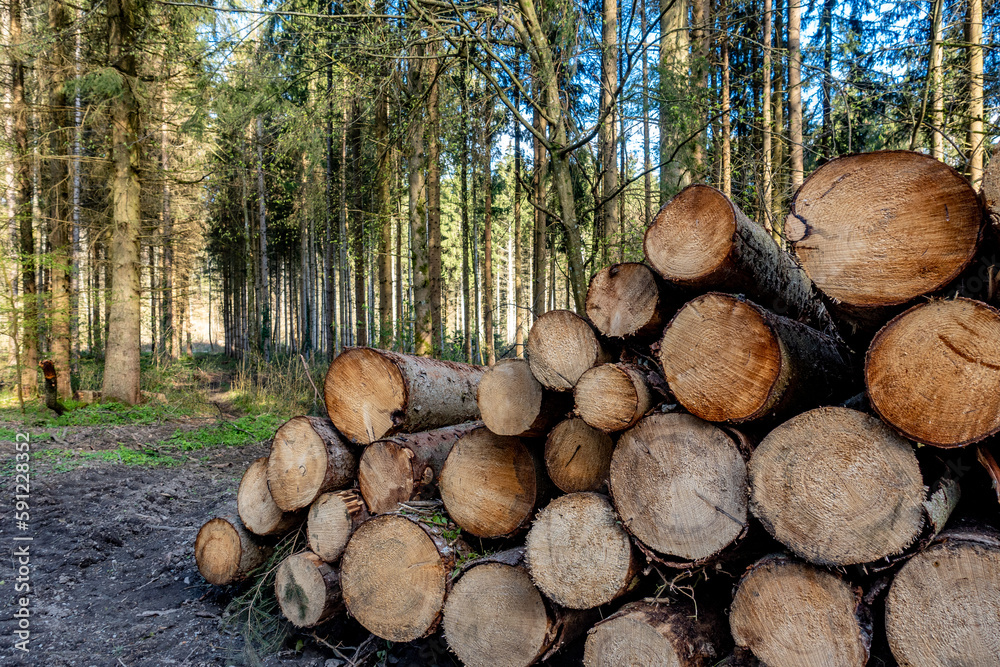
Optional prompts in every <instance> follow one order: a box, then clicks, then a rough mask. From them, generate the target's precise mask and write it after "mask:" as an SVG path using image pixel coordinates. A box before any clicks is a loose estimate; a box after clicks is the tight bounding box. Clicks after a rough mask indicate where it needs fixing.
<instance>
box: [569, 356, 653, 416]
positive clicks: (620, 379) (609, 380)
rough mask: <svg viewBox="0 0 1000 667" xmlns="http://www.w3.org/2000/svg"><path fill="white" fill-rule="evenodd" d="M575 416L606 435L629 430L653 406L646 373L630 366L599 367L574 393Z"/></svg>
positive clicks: (584, 375) (603, 365)
mask: <svg viewBox="0 0 1000 667" xmlns="http://www.w3.org/2000/svg"><path fill="white" fill-rule="evenodd" d="M573 397H574V399H575V401H576V413H577V414H578V415H580V417H582V418H583V421H585V422H587V423H588V424H589V425H591V426H593V427H594V428H596V429H600V430H601V431H604V432H605V433H614V432H615V431H624V430H625V429H627V428H631V427H632V426H633V425H634V424H635V423H636V422H637V421H639V420H640V419H642V417H643V415H645V414H646V413H647V412H649V410H650V408H652V407H653V406H654V405H655V404H656V402H657V401H656V397H655V395H654V394H653V392H652V391H651V390H650V388H649V385H648V384H647V383H646V375H645V373H644V372H643V371H642V370H640V369H639V368H637V367H636V366H633V365H631V364H601V365H599V366H594V367H593V368H591V369H590V370H588V371H586V372H585V373H584V374H583V375H581V376H580V380H579V381H578V382H577V383H576V387H575V388H574V389H573Z"/></svg>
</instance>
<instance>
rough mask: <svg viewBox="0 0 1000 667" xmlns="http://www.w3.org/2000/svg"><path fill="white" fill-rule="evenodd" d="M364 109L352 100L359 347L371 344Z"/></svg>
mask: <svg viewBox="0 0 1000 667" xmlns="http://www.w3.org/2000/svg"><path fill="white" fill-rule="evenodd" d="M362 118H363V117H362V115H361V108H360V104H359V102H358V99H357V98H356V97H355V98H354V99H352V100H351V125H350V128H349V130H348V134H349V136H348V142H349V143H350V145H351V215H350V218H351V242H352V243H351V249H352V251H353V252H354V325H355V326H356V327H357V332H358V333H357V337H356V338H355V339H354V340H355V342H356V344H358V345H368V342H369V338H368V305H367V298H366V293H365V274H366V271H365V265H366V264H367V262H368V257H367V256H366V255H365V210H364V206H365V204H364V196H363V195H364V192H363V190H364V187H365V186H363V185H362V182H361V171H362V162H363V159H364V156H363V151H362V147H361V140H362V137H361V134H362V132H361V124H362V122H363V121H362Z"/></svg>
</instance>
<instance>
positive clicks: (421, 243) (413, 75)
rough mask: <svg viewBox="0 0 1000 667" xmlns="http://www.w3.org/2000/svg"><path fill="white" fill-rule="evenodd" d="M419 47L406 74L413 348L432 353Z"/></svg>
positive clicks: (425, 163) (421, 352)
mask: <svg viewBox="0 0 1000 667" xmlns="http://www.w3.org/2000/svg"><path fill="white" fill-rule="evenodd" d="M414 48H415V49H416V53H415V57H414V58H412V59H411V61H410V69H409V72H408V74H407V79H408V80H407V84H408V86H409V93H410V99H411V100H412V104H414V105H415V106H414V107H413V108H412V109H411V114H412V116H411V118H410V154H409V186H410V262H411V263H412V270H413V306H412V307H413V313H414V315H413V321H414V324H413V326H414V329H413V351H414V353H415V354H417V355H420V356H430V355H431V354H432V353H433V351H434V348H433V341H432V337H431V334H432V326H431V324H432V322H431V295H430V291H431V285H430V253H429V247H428V246H429V243H430V239H429V237H428V233H427V195H428V193H427V182H426V171H425V170H426V168H427V161H426V158H425V155H424V144H425V141H424V114H423V109H422V108H420V107H421V105H420V104H419V103H418V102H417V99H418V98H419V97H420V96H422V95H423V90H424V87H425V86H426V85H427V84H426V82H424V80H423V79H424V74H425V73H424V72H423V71H422V69H423V67H424V65H423V64H422V61H421V58H422V57H423V49H422V48H421V47H414Z"/></svg>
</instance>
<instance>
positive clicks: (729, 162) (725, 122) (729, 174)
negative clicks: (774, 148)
mask: <svg viewBox="0 0 1000 667" xmlns="http://www.w3.org/2000/svg"><path fill="white" fill-rule="evenodd" d="M720 9H721V18H720V21H725V22H726V23H725V25H724V29H723V34H722V45H721V47H720V48H721V51H722V65H721V70H722V72H721V76H722V86H721V87H722V90H721V91H720V93H719V95H720V97H722V104H721V105H720V106H721V107H722V109H721V114H722V164H721V171H722V178H721V179H720V180H721V181H722V192H723V194H725V195H726V196H727V197H732V196H733V142H732V137H731V134H732V118H731V116H732V106H731V97H732V96H731V91H730V84H729V79H730V68H729V25H728V24H729V17H728V12H729V5H728V0H721V7H720ZM764 72H765V76H766V77H767V81H768V87H769V86H770V72H771V69H770V65H769V64H767V65H765V66H764ZM769 128H770V126H769V125H768V122H767V121H765V122H764V137H765V139H766V140H767V141H770V136H771V135H770V129H769ZM768 158H769V152H768V151H764V161H765V163H766V162H767V160H768ZM765 169H766V168H765ZM770 183H771V178H770V174H768V173H767V172H766V171H765V179H764V187H765V189H766V188H769V187H770ZM764 201H765V209H766V206H767V204H766V202H768V201H770V200H769V199H765V200H764ZM646 226H647V227H648V226H649V225H648V218H647V225H646Z"/></svg>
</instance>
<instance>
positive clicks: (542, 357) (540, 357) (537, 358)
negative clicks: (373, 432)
mask: <svg viewBox="0 0 1000 667" xmlns="http://www.w3.org/2000/svg"><path fill="white" fill-rule="evenodd" d="M525 356H526V357H527V358H528V363H529V364H531V373H532V374H533V375H534V376H535V379H537V380H538V381H539V382H541V383H542V385H543V386H545V387H548V388H549V389H553V390H555V391H569V390H571V389H572V388H573V387H575V386H576V383H577V380H579V379H580V376H581V375H583V373H584V371H586V370H587V369H589V368H592V367H594V366H596V365H597V364H603V363H606V362H608V361H611V355H610V353H609V352H608V351H607V350H606V349H605V347H604V345H603V344H602V343H601V341H600V339H599V338H598V337H597V334H596V332H595V331H594V329H593V327H591V326H590V325H589V324H588V323H587V322H586V320H584V319H583V318H581V317H580V316H579V315H577V314H575V313H572V312H570V311H568V310H550V311H549V312H547V313H545V314H544V315H542V316H541V317H539V318H538V319H536V320H535V323H534V324H533V325H531V330H530V331H529V332H528V343H527V345H526V347H525Z"/></svg>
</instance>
